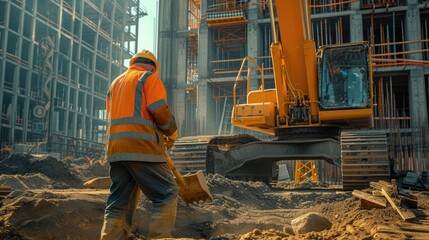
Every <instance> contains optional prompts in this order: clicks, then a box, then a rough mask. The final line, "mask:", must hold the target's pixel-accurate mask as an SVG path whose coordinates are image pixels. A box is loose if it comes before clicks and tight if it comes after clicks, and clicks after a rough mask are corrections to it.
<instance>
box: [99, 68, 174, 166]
mask: <svg viewBox="0 0 429 240" xmlns="http://www.w3.org/2000/svg"><path fill="white" fill-rule="evenodd" d="M166 97H167V96H166V92H165V88H164V85H163V83H162V81H161V79H160V78H159V77H158V75H157V73H156V72H155V73H152V72H148V71H145V70H144V69H143V68H141V67H139V66H136V65H133V66H131V67H130V68H129V69H128V71H126V72H125V73H123V74H122V75H120V76H119V77H117V78H116V79H115V80H114V81H113V83H112V85H111V86H110V90H109V92H108V93H107V99H106V114H107V118H108V124H109V125H108V128H107V142H106V154H107V159H108V161H109V162H116V161H143V162H165V158H164V154H163V152H164V151H165V149H164V138H163V135H167V136H169V135H171V134H172V133H173V132H174V131H175V130H176V128H177V127H176V122H175V120H174V117H173V115H172V114H171V111H170V109H169V108H168V105H167V100H166Z"/></svg>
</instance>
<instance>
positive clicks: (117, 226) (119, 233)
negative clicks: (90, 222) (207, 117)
mask: <svg viewBox="0 0 429 240" xmlns="http://www.w3.org/2000/svg"><path fill="white" fill-rule="evenodd" d="M130 231H131V228H130V226H128V225H127V224H125V221H124V220H122V219H117V218H105V219H104V223H103V228H102V229H101V236H100V240H110V239H112V240H120V239H128V235H129V233H130Z"/></svg>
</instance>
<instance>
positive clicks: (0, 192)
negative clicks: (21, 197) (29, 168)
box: [0, 184, 12, 195]
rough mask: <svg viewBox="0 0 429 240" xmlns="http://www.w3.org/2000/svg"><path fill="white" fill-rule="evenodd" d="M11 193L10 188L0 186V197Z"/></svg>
mask: <svg viewBox="0 0 429 240" xmlns="http://www.w3.org/2000/svg"><path fill="white" fill-rule="evenodd" d="M11 192H12V187H11V186H9V185H4V184H0V195H8V194H9V193H11Z"/></svg>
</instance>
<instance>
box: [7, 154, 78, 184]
mask: <svg viewBox="0 0 429 240" xmlns="http://www.w3.org/2000/svg"><path fill="white" fill-rule="evenodd" d="M0 173H1V174H6V175H22V176H29V175H27V174H42V175H44V176H46V177H48V178H49V179H51V180H52V181H53V182H52V186H53V187H54V188H70V187H80V186H82V180H81V179H79V177H77V175H78V174H77V173H76V172H75V171H74V170H73V169H70V168H68V167H67V166H66V164H64V163H63V162H60V161H58V160H57V159H56V158H53V157H50V156H46V157H33V156H32V155H29V154H12V155H11V156H10V157H8V158H6V159H4V160H2V161H1V162H0ZM42 178H44V177H43V176H42ZM38 187H40V186H38ZM47 187H49V186H47Z"/></svg>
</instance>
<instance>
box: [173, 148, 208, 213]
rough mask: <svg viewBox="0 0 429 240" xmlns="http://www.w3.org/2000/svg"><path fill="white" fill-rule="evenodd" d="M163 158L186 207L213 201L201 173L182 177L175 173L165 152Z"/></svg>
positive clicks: (174, 168)
mask: <svg viewBox="0 0 429 240" xmlns="http://www.w3.org/2000/svg"><path fill="white" fill-rule="evenodd" d="M165 158H166V160H167V164H168V166H169V167H170V169H171V171H172V172H173V174H174V176H175V177H176V178H175V180H176V184H177V186H178V187H179V196H180V198H182V200H183V201H184V202H185V203H186V204H187V205H190V204H193V203H198V202H200V201H206V200H209V201H213V197H212V195H211V193H210V191H209V187H208V186H207V183H206V180H205V178H204V174H203V172H202V171H198V172H197V173H194V174H187V175H185V176H182V175H181V174H180V173H179V171H177V169H176V167H174V164H173V161H172V160H171V158H170V156H169V155H168V154H167V152H166V153H165Z"/></svg>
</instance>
